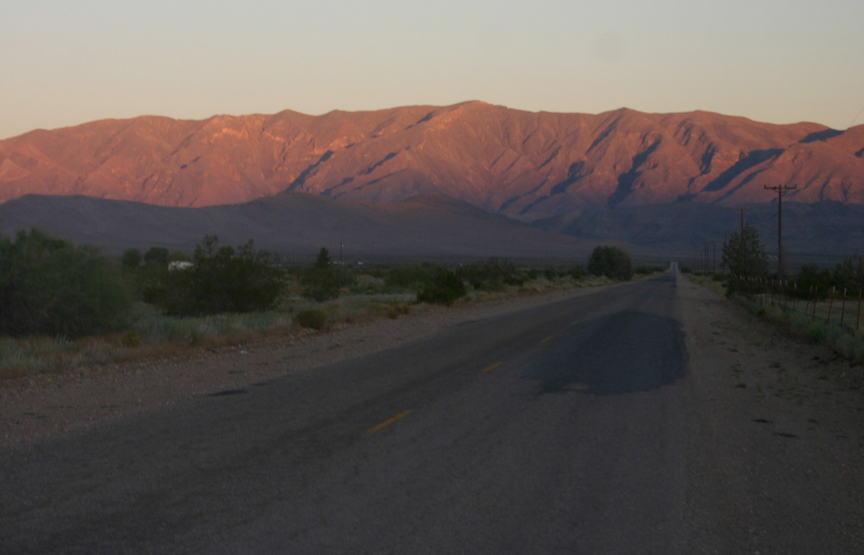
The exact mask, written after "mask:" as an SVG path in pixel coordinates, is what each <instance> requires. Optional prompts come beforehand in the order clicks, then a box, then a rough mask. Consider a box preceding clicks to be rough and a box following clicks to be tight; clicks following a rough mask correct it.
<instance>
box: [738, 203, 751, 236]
mask: <svg viewBox="0 0 864 555" xmlns="http://www.w3.org/2000/svg"><path fill="white" fill-rule="evenodd" d="M738 210H740V211H741V236H742V237H743V236H744V211H745V210H750V209H749V208H739V209H738Z"/></svg>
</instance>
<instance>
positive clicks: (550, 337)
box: [540, 335, 552, 343]
mask: <svg viewBox="0 0 864 555" xmlns="http://www.w3.org/2000/svg"><path fill="white" fill-rule="evenodd" d="M550 339H552V336H551V335H550V336H549V337H544V338H543V341H541V342H540V343H546V342H547V341H549V340H550Z"/></svg>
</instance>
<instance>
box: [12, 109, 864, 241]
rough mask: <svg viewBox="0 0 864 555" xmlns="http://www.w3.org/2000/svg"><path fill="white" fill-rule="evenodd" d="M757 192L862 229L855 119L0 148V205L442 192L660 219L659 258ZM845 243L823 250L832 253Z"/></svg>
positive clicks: (233, 128) (318, 123)
mask: <svg viewBox="0 0 864 555" xmlns="http://www.w3.org/2000/svg"><path fill="white" fill-rule="evenodd" d="M766 185H768V186H776V185H789V186H795V187H796V189H795V190H793V191H789V192H788V193H786V195H785V196H784V201H791V202H792V203H797V204H799V205H802V206H805V205H822V204H824V205H825V206H824V207H822V208H817V209H813V210H810V215H809V216H808V217H811V218H812V217H814V214H817V213H818V214H822V215H824V217H826V218H829V219H830V218H836V216H837V214H838V212H837V211H838V210H841V211H842V210H844V209H843V208H839V207H838V205H845V206H846V207H848V210H846V211H845V212H843V214H845V215H844V216H843V217H842V218H841V220H843V221H848V222H849V225H851V226H853V227H854V226H855V225H856V224H857V223H862V222H860V220H858V219H857V218H858V214H859V213H858V212H857V208H856V206H857V205H861V204H864V125H862V126H857V127H853V128H850V129H847V130H845V131H838V130H833V129H830V128H828V127H826V126H823V125H819V124H816V123H796V124H790V125H775V124H766V123H759V122H755V121H752V120H749V119H746V118H741V117H733V116H724V115H720V114H714V113H710V112H689V113H678V114H647V113H642V112H637V111H634V110H629V109H626V108H622V109H620V110H615V111H612V112H607V113H603V114H597V115H589V114H565V113H547V112H539V113H534V112H525V111H519V110H513V109H509V108H505V107H502V106H494V105H489V104H486V103H483V102H467V103H462V104H457V105H453V106H446V107H436V106H411V107H402V108H393V109H389V110H379V111H370V112H343V111H333V112H330V113H327V114H324V115H321V116H310V115H305V114H300V113H297V112H292V111H283V112H280V113H278V114H274V115H248V116H238V117H233V116H214V117H212V118H208V119H206V120H201V121H191V120H174V119H170V118H164V117H153V116H142V117H138V118H133V119H128V120H102V121H96V122H91V123H87V124H84V125H80V126H76V127H70V128H65V129H56V130H51V131H46V130H36V131H32V132H30V133H26V134H24V135H21V136H18V137H13V138H10V139H6V140H3V141H0V202H6V201H11V200H13V199H17V198H19V197H23V196H24V195H28V194H36V195H48V196H76V195H77V196H86V197H95V198H101V199H113V200H121V201H134V202H135V203H140V204H141V205H142V206H143V205H156V206H161V207H173V208H190V209H191V208H202V207H214V206H222V205H241V204H243V203H249V202H251V201H255V200H256V199H265V198H271V197H274V195H280V194H283V195H284V194H286V193H304V194H309V195H315V196H318V197H329V198H330V199H335V200H338V201H342V202H343V208H346V207H348V206H353V207H359V206H361V205H362V206H365V207H367V208H364V210H366V209H369V208H368V207H369V206H371V204H368V203H381V202H384V203H402V202H404V201H407V200H410V199H414V198H415V197H418V196H423V197H425V198H427V199H428V198H437V197H440V196H444V197H449V198H451V199H454V200H457V201H461V202H463V203H467V204H470V205H472V206H474V207H476V208H479V209H481V210H483V211H485V212H488V213H492V214H497V215H499V216H505V217H507V218H509V219H511V220H517V221H519V222H523V223H530V224H533V225H534V226H535V227H541V228H543V229H546V230H549V231H555V232H562V233H565V234H570V235H575V236H577V237H590V238H597V237H596V236H597V235H598V234H599V235H603V234H604V233H605V232H604V231H603V229H604V226H605V229H606V231H607V232H608V233H606V234H607V235H609V236H614V237H616V238H618V239H620V240H623V241H628V242H630V243H633V244H641V245H644V246H648V245H649V244H651V243H652V241H653V245H652V246H653V247H657V248H662V247H663V245H664V243H663V241H660V240H659V239H658V240H653V239H647V238H646V237H644V236H643V235H644V233H645V231H644V229H643V230H642V231H639V230H638V229H635V228H634V226H633V225H632V224H633V222H634V221H640V220H641V219H645V218H649V220H650V218H651V217H656V218H659V220H658V221H661V220H664V218H665V220H666V224H665V227H664V230H666V231H668V232H669V233H668V234H667V235H669V239H674V240H675V241H673V242H674V243H675V245H674V246H675V247H676V248H679V247H680V248H689V247H690V246H692V245H693V244H696V245H698V244H699V241H700V240H704V237H703V236H705V235H706V234H714V235H715V237H713V238H717V237H716V233H714V232H713V231H712V228H713V227H716V226H714V225H713V224H712V222H716V221H721V220H722V221H724V222H725V221H727V220H729V219H730V218H732V215H733V214H734V210H733V209H735V208H738V207H743V206H747V207H750V208H752V209H753V210H754V214H753V215H754V216H755V214H756V213H758V212H759V211H760V210H770V208H768V207H770V205H769V204H768V203H771V202H772V201H773V202H774V203H775V205H776V199H777V194H776V193H775V192H774V191H770V190H766V189H765V186H766ZM345 202H349V203H354V204H344V203H345ZM280 203H282V204H284V201H279V202H277V203H276V204H280ZM357 203H359V204H357ZM364 203H365V204H364ZM7 204H8V202H7ZM444 204H446V203H444ZM327 206H332V207H334V208H335V207H336V206H339V205H338V204H327ZM802 210H804V212H806V210H805V209H803V208H802ZM814 210H815V212H814ZM799 212H800V211H799ZM804 212H801V213H804ZM391 213H392V209H391ZM623 214H630V215H631V216H630V217H628V218H622V217H620V215H623ZM688 214H690V215H692V214H699V215H700V216H699V217H698V218H695V220H694V218H692V217H688V216H687V215H688ZM831 214H833V216H831ZM651 215H654V216H651ZM819 217H822V216H816V218H817V219H818V218H819ZM7 218H8V216H7ZM685 221H687V222H689V224H688V226H686V227H685V226H684V225H683V222H685ZM591 222H594V223H593V224H591ZM614 222H618V225H615V226H612V227H614V229H612V228H611V227H610V226H611V225H612V224H613V223H614ZM601 224H602V225H601ZM624 224H627V225H624ZM592 225H593V227H591V226H592ZM725 225H726V224H724V226H725ZM598 226H599V227H598ZM694 226H695V227H694ZM727 227H728V226H727ZM835 227H836V226H835ZM628 229H629V231H627V230H628ZM723 229H726V227H723ZM728 231H734V228H733V229H730V230H728ZM842 233H845V234H846V235H849V229H848V228H844V231H842ZM655 235H656V234H655ZM661 235H662V234H661ZM854 235H855V233H852V235H851V236H850V237H852V236H854ZM601 238H602V237H601ZM655 239H657V237H655ZM850 241H852V239H851V238H850V239H849V240H846V241H845V242H844V241H843V240H840V239H838V237H833V238H831V240H830V241H827V242H826V243H825V245H828V244H829V243H830V244H831V245H833V246H834V247H836V248H837V249H840V248H842V249H848V248H851V246H854V242H850ZM665 244H666V245H667V246H668V247H670V248H671V247H672V246H673V243H670V242H668V241H667V242H666V243H665ZM825 245H823V244H822V243H818V244H817V243H813V241H811V244H809V245H808V246H807V247H806V248H807V249H810V250H814V251H821V250H823V249H824V248H826V247H825ZM792 246H793V245H792V244H790V247H792Z"/></svg>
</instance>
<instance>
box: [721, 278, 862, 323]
mask: <svg viewBox="0 0 864 555" xmlns="http://www.w3.org/2000/svg"><path fill="white" fill-rule="evenodd" d="M732 285H733V287H734V288H735V291H736V292H737V293H738V294H740V295H742V296H744V297H747V298H748V299H750V300H751V301H753V302H756V303H758V304H761V305H766V306H773V307H777V308H779V309H781V310H782V311H783V312H785V313H797V314H799V315H801V316H803V317H804V318H806V319H808V320H810V321H812V322H816V321H821V322H824V323H825V325H826V326H829V327H832V328H834V329H835V331H837V332H841V333H847V334H850V335H852V336H856V337H857V336H859V335H861V325H862V322H861V308H862V306H861V305H862V291H861V290H860V289H859V290H857V291H850V290H849V289H848V288H843V289H842V291H841V290H840V289H838V288H837V287H830V288H826V289H824V290H822V291H820V290H819V287H818V286H814V285H809V286H804V285H802V284H801V283H800V282H799V281H797V280H781V279H766V278H749V277H741V276H734V277H733V281H732Z"/></svg>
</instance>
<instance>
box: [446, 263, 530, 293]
mask: <svg viewBox="0 0 864 555" xmlns="http://www.w3.org/2000/svg"><path fill="white" fill-rule="evenodd" d="M459 276H460V277H462V279H464V280H465V281H467V282H468V283H470V284H471V287H473V288H474V289H475V290H477V291H503V290H504V288H505V286H507V285H515V286H522V285H523V284H524V283H525V277H524V276H523V275H522V274H521V273H520V272H519V271H518V270H517V268H516V266H515V265H514V264H513V263H512V262H510V261H508V260H503V261H499V260H498V259H497V258H490V259H488V260H487V261H486V262H485V263H483V264H471V265H468V266H463V267H462V268H460V269H459Z"/></svg>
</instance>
